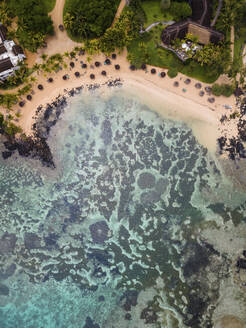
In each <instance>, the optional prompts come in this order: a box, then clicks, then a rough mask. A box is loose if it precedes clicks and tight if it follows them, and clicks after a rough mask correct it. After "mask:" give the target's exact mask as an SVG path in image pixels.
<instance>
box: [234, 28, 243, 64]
mask: <svg viewBox="0 0 246 328" xmlns="http://www.w3.org/2000/svg"><path fill="white" fill-rule="evenodd" d="M245 41H246V28H241V29H240V30H239V31H238V32H237V31H235V40H234V54H233V61H234V62H236V63H237V64H238V66H239V67H241V66H242V64H243V58H242V53H243V48H244V45H245V43H246V42H245Z"/></svg>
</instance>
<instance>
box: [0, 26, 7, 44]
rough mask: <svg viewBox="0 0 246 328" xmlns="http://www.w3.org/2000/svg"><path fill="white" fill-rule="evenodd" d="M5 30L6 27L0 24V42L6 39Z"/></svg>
mask: <svg viewBox="0 0 246 328" xmlns="http://www.w3.org/2000/svg"><path fill="white" fill-rule="evenodd" d="M7 32H8V30H7V28H6V27H5V26H4V25H0V38H1V41H2V42H3V41H5V40H7Z"/></svg>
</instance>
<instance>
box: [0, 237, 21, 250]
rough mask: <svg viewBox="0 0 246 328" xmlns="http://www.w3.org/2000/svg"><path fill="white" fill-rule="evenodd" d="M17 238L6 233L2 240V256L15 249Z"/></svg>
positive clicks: (0, 243) (0, 239)
mask: <svg viewBox="0 0 246 328" xmlns="http://www.w3.org/2000/svg"><path fill="white" fill-rule="evenodd" d="M16 241H17V237H16V235H15V234H13V233H8V232H5V233H4V234H3V236H2V237H1V238H0V254H7V253H10V252H12V251H13V250H14V249H15V245H16Z"/></svg>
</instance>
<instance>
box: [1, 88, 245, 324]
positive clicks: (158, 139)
mask: <svg viewBox="0 0 246 328" xmlns="http://www.w3.org/2000/svg"><path fill="white" fill-rule="evenodd" d="M49 145H50V147H51V149H52V152H53V154H54V159H55V163H56V169H55V170H51V169H47V168H43V167H42V166H41V165H40V163H39V162H38V161H36V160H30V159H23V158H18V157H16V158H11V159H9V160H8V161H3V160H1V162H0V181H1V183H0V195H1V196H0V197H1V209H0V220H1V221H0V222H1V225H0V327H1V328H10V327H11V328H12V327H18V328H27V327H30V328H31V327H32V328H33V327H35V328H41V327H43V328H53V327H62V328H63V327H67V328H70V327H74V328H91V327H92V328H99V327H100V328H104V327H105V328H106V327H108V328H113V327H114V328H121V327H122V328H126V327H129V328H130V327H132V328H135V327H145V326H146V327H174V328H175V327H195V328H199V327H212V323H211V318H212V316H213V309H214V308H213V304H215V303H216V302H217V300H218V297H219V288H220V286H221V283H222V282H223V279H227V278H228V276H230V274H231V273H230V272H231V265H232V262H233V260H232V258H231V254H229V252H228V253H226V251H223V254H222V251H221V250H219V246H218V245H215V246H214V245H213V244H212V243H211V241H208V240H205V238H204V237H203V235H202V231H203V230H205V229H207V230H206V231H209V230H208V229H214V230H213V231H218V234H219V233H220V229H223V227H224V225H225V224H226V222H229V221H230V222H231V223H232V226H235V227H236V226H237V225H238V224H245V219H244V216H245V214H246V205H245V195H244V193H242V192H239V191H236V190H235V189H234V188H233V186H232V184H231V183H230V180H229V179H228V177H226V176H225V174H224V173H223V170H222V169H221V167H220V164H219V163H218V161H217V159H216V158H214V157H213V156H212V155H210V154H209V153H208V152H207V150H206V149H205V148H203V147H202V146H201V145H199V144H198V143H197V141H196V139H195V137H194V136H193V135H192V132H191V130H190V129H189V128H188V127H187V126H186V125H185V124H183V123H181V122H174V121H170V120H165V119H162V118H160V117H159V116H158V115H157V114H155V113H154V112H152V111H150V109H149V108H147V107H146V106H145V105H144V104H141V103H139V102H138V101H137V100H136V99H133V98H131V97H129V96H128V95H127V94H126V93H124V92H123V91H120V90H116V91H112V93H110V95H108V96H107V97H102V96H100V93H99V92H94V93H92V94H90V95H83V94H82V95H79V96H77V97H76V98H74V99H73V100H72V101H71V103H70V104H69V105H68V107H67V108H66V109H65V111H64V113H63V114H62V115H61V118H60V120H59V121H58V123H57V124H56V126H55V127H53V129H52V131H51V134H50V137H49ZM215 263H216V268H214V266H215ZM208 273H209V274H208Z"/></svg>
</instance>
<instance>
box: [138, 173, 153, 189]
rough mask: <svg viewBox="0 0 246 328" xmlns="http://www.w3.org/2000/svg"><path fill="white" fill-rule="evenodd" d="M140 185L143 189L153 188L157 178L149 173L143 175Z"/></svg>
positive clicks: (139, 181)
mask: <svg viewBox="0 0 246 328" xmlns="http://www.w3.org/2000/svg"><path fill="white" fill-rule="evenodd" d="M138 185H139V187H140V188H141V189H147V188H153V187H154V186H155V176H154V175H153V174H151V173H149V172H144V173H141V174H140V176H139V178H138Z"/></svg>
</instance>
